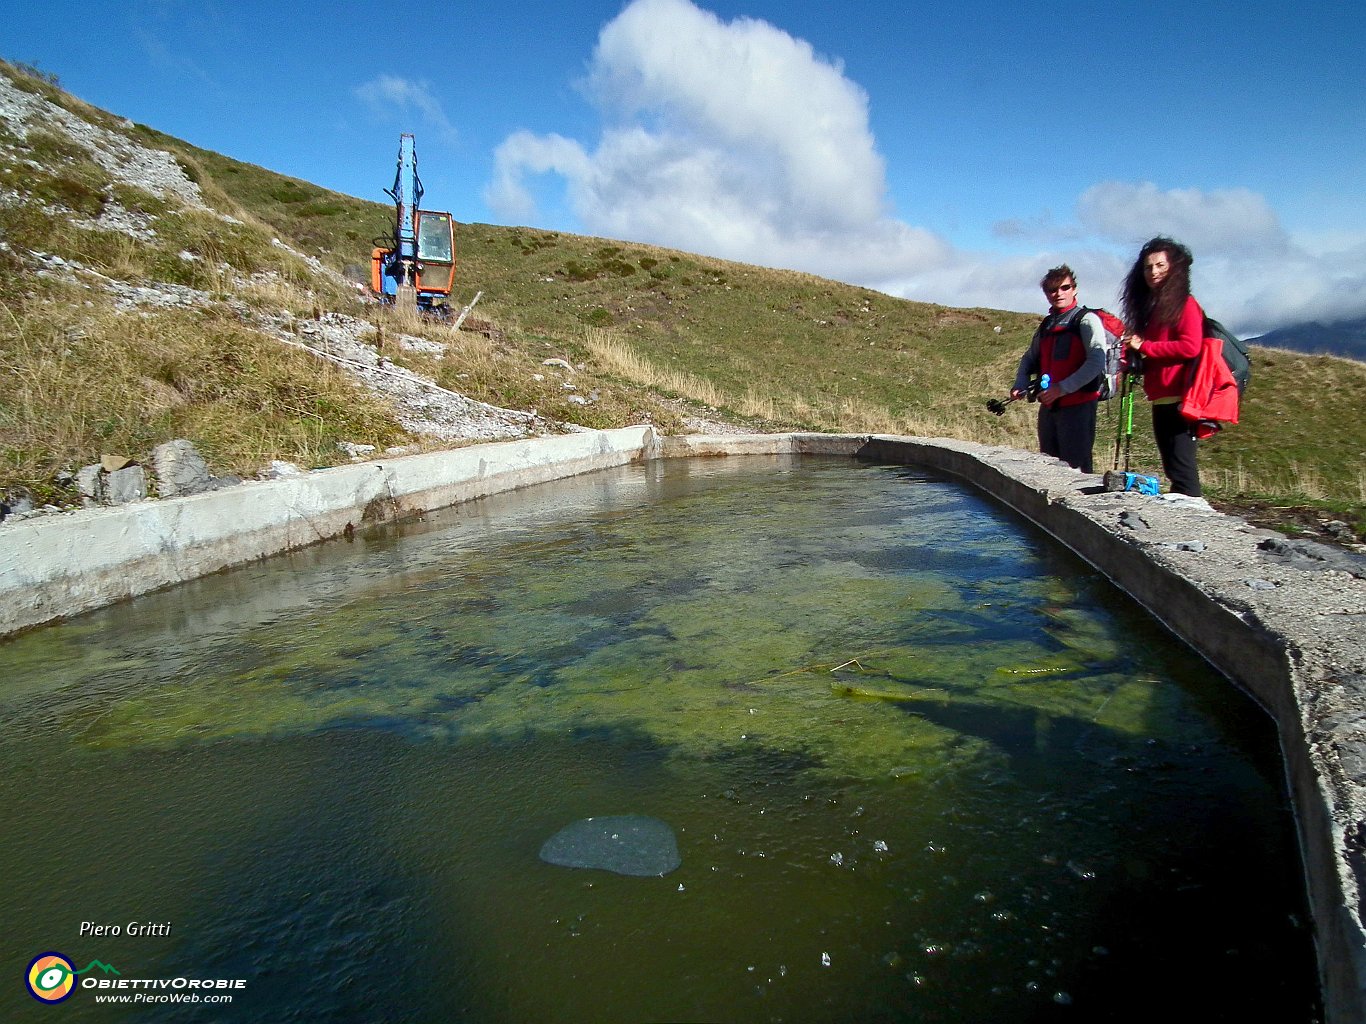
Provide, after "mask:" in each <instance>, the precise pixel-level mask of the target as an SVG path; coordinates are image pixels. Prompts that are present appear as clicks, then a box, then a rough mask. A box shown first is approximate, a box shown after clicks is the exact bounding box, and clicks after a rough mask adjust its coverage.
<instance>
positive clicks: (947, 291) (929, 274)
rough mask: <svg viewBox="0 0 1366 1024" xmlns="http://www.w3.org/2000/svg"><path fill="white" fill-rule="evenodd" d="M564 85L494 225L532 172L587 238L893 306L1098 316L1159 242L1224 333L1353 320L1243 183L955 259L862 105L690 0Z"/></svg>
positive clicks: (1340, 289)
mask: <svg viewBox="0 0 1366 1024" xmlns="http://www.w3.org/2000/svg"><path fill="white" fill-rule="evenodd" d="M581 85H582V87H583V92H584V94H585V96H587V97H588V98H589V99H590V101H591V102H592V103H593V104H594V105H595V107H596V108H597V110H598V112H599V115H600V118H601V122H600V128H599V129H598V134H597V137H596V138H595V139H592V140H581V139H579V140H576V139H569V138H565V137H563V136H561V135H556V134H546V135H537V134H533V133H530V132H518V133H516V134H513V135H511V136H509V137H508V138H506V139H505V140H504V141H503V143H502V144H501V145H500V146H499V147H498V149H497V150H496V152H495V154H494V173H493V178H492V180H491V182H490V183H489V185H488V186H487V188H486V189H485V193H484V198H485V200H486V201H487V202H488V204H489V206H490V208H491V209H492V210H493V211H494V212H495V213H496V214H497V215H499V216H500V217H504V218H508V219H515V220H516V221H518V222H520V223H534V222H535V218H536V216H537V214H536V205H535V199H534V196H533V193H532V190H531V189H530V188H529V187H528V183H529V180H530V179H531V178H533V177H535V178H543V177H545V176H550V177H551V178H552V179H554V180H555V181H558V182H559V183H562V186H563V192H564V196H565V199H566V200H567V202H568V206H569V208H570V209H571V210H572V212H573V215H574V217H575V218H576V219H577V221H578V222H579V224H580V225H581V226H582V228H583V229H584V230H586V231H587V232H588V233H591V234H598V235H603V236H606V237H611V238H621V239H629V240H634V241H643V242H652V243H655V244H659V245H666V246H671V247H675V248H679V249H684V250H688V251H692V252H699V253H705V254H708V255H713V256H720V257H723V258H728V259H735V260H740V261H743V262H747V263H756V264H761V265H766V266H775V267H787V268H793V269H798V270H806V271H810V272H812V273H817V274H821V275H824V276H827V277H831V278H835V279H837V280H842V281H848V282H851V283H856V284H861V285H866V286H868V287H872V288H877V289H880V290H882V291H886V292H888V293H889V294H893V295H899V296H903V297H905V298H912V299H920V300H924V301H930V302H938V303H944V304H950V305H964V306H992V307H997V308H1009V309H1025V310H1037V311H1042V309H1043V300H1042V296H1041V295H1040V293H1039V290H1038V280H1039V278H1040V277H1041V276H1042V275H1043V273H1044V271H1045V270H1047V269H1048V268H1049V267H1052V266H1056V265H1058V264H1060V263H1064V262H1065V263H1068V264H1070V265H1071V266H1072V267H1073V268H1074V269H1075V270H1076V271H1077V273H1078V276H1079V278H1080V281H1081V287H1082V296H1083V300H1084V301H1087V302H1089V303H1091V304H1093V305H1105V306H1108V307H1110V308H1114V307H1115V305H1116V296H1117V293H1118V290H1119V284H1120V282H1121V280H1122V279H1123V276H1124V274H1125V272H1126V271H1127V269H1128V267H1129V265H1130V264H1131V262H1132V261H1133V259H1134V258H1135V255H1136V253H1137V250H1138V248H1139V246H1140V245H1141V244H1142V243H1143V242H1144V241H1146V240H1147V239H1148V238H1151V237H1153V236H1155V235H1158V234H1166V235H1171V236H1173V237H1175V238H1178V239H1180V240H1181V241H1183V242H1185V243H1186V244H1187V245H1189V246H1190V247H1191V248H1192V249H1193V250H1194V251H1195V255H1196V266H1195V274H1194V281H1195V285H1196V290H1197V297H1198V298H1200V299H1201V300H1202V302H1204V303H1205V304H1206V306H1207V308H1208V309H1209V310H1210V311H1211V313H1213V314H1215V315H1216V316H1218V317H1219V319H1221V320H1223V321H1224V322H1225V323H1228V324H1230V325H1231V326H1235V327H1237V328H1238V329H1242V330H1244V331H1253V330H1255V331H1260V330H1263V329H1269V328H1270V327H1275V326H1280V325H1282V324H1285V323H1290V322H1293V321H1294V320H1296V319H1312V318H1317V319H1333V318H1344V317H1347V316H1353V315H1357V314H1360V313H1361V312H1363V311H1364V310H1366V234H1363V235H1361V236H1360V237H1358V236H1356V235H1354V234H1346V235H1342V236H1341V237H1335V238H1334V239H1332V240H1331V242H1329V241H1328V240H1326V239H1324V238H1322V237H1320V238H1318V239H1316V240H1315V242H1314V244H1312V245H1310V244H1301V243H1300V242H1298V241H1297V240H1296V239H1295V237H1294V236H1293V234H1292V233H1291V232H1289V231H1287V230H1286V228H1285V227H1284V226H1283V225H1282V223H1281V221H1280V219H1279V217H1278V216H1277V214H1276V211H1275V210H1274V209H1273V207H1272V205H1271V203H1269V202H1268V201H1267V199H1266V197H1265V196H1263V195H1261V194H1259V193H1257V192H1254V191H1251V190H1248V189H1245V188H1226V189H1210V190H1202V189H1198V188H1163V187H1160V186H1159V185H1157V184H1155V183H1153V182H1147V181H1143V182H1123V181H1104V182H1100V183H1098V184H1096V185H1094V186H1092V187H1090V188H1088V189H1086V190H1085V191H1083V192H1082V193H1081V194H1080V195H1079V196H1077V197H1076V199H1075V201H1074V202H1073V203H1071V204H1066V200H1064V201H1063V202H1064V204H1065V205H1063V206H1060V207H1056V208H1055V209H1056V211H1057V212H1056V213H1055V212H1054V211H1053V210H1049V211H1046V212H1043V213H1036V214H1034V215H1031V214H1030V213H1029V212H1028V211H1021V213H1020V215H1018V216H1016V217H1013V218H1010V219H1006V220H1002V221H1000V222H999V223H997V224H996V225H994V227H993V232H994V234H995V237H996V238H997V239H998V240H1000V241H1001V242H1003V243H1004V244H1006V245H1008V246H1012V247H1014V248H1015V249H1016V250H1021V249H1024V250H1027V251H1026V252H1025V253H1024V254H1019V253H1018V252H1016V253H1014V254H1011V253H1005V252H986V251H980V252H972V251H966V250H963V249H960V248H957V247H955V246H954V245H952V244H950V243H949V242H948V241H947V240H946V239H944V238H942V237H941V236H939V235H937V234H935V233H934V232H932V231H929V230H926V229H924V228H921V227H917V226H914V225H912V224H909V223H907V222H905V221H903V220H899V219H897V218H896V217H895V216H894V215H893V213H892V211H891V204H890V201H889V194H888V187H887V172H886V167H885V164H884V160H883V157H882V155H881V153H880V152H879V150H878V147H877V142H876V139H875V138H874V136H873V133H872V130H871V128H870V123H869V97H868V95H867V93H866V92H865V91H864V90H863V89H862V88H861V87H860V86H859V85H858V84H857V83H855V82H854V81H852V80H851V79H849V78H848V77H847V76H846V74H845V73H844V69H843V67H842V66H841V64H840V63H839V62H838V61H836V60H832V59H829V58H827V57H824V56H822V55H821V54H820V53H818V52H817V51H816V50H815V49H814V48H813V47H812V46H811V45H810V44H809V43H807V42H805V41H803V40H801V39H797V38H794V37H793V36H791V35H789V34H788V33H786V32H784V31H783V30H781V29H780V28H778V27H775V26H774V25H772V24H769V23H767V22H764V21H759V20H756V19H753V18H737V19H734V20H732V21H724V20H722V19H721V18H719V17H717V16H716V15H715V14H712V13H711V12H708V11H706V10H703V9H702V8H700V7H698V6H697V5H696V4H694V3H693V2H691V0H634V2H632V3H630V4H629V5H628V6H626V7H625V8H624V9H623V10H622V11H621V13H620V14H619V15H618V16H617V17H616V18H614V19H613V20H612V21H610V22H608V23H607V24H606V25H605V26H604V27H603V28H602V31H601V32H600V34H599V37H598V41H597V45H596V47H595V48H594V51H593V54H592V56H591V59H590V60H589V63H588V69H587V73H586V75H585V76H584V78H583V81H582V83H581ZM369 88H370V90H371V91H372V92H375V93H377V94H379V95H382V96H384V97H386V98H388V99H389V100H390V101H401V102H410V103H413V104H414V105H416V104H417V99H416V97H417V96H418V95H420V94H421V90H414V89H412V88H411V87H410V85H409V83H404V82H402V81H401V80H389V79H379V80H376V82H374V83H370V85H369ZM984 187H985V186H984ZM1058 198H1059V197H1057V196H1051V197H1050V202H1052V203H1057V201H1058Z"/></svg>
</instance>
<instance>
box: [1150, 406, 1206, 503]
mask: <svg viewBox="0 0 1366 1024" xmlns="http://www.w3.org/2000/svg"><path fill="white" fill-rule="evenodd" d="M1153 438H1154V439H1155V440H1156V441H1157V450H1158V452H1159V453H1160V454H1161V455H1162V472H1164V473H1166V474H1167V479H1168V480H1170V481H1171V483H1172V491H1173V492H1174V493H1176V494H1189V495H1191V496H1192V497H1195V498H1198V497H1200V469H1199V467H1198V466H1196V464H1195V447H1196V441H1195V436H1194V435H1193V434H1192V433H1191V425H1190V420H1188V419H1186V417H1184V416H1182V415H1181V403H1180V402H1169V403H1166V404H1163V405H1154V406H1153Z"/></svg>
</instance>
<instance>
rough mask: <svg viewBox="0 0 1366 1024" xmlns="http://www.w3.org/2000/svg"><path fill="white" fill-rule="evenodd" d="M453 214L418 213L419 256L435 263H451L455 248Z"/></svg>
mask: <svg viewBox="0 0 1366 1024" xmlns="http://www.w3.org/2000/svg"><path fill="white" fill-rule="evenodd" d="M453 241H454V239H453V237H452V230H451V216H450V214H448V213H426V212H419V213H418V215H417V258H418V259H420V260H430V261H431V262H433V263H450V262H452V259H451V250H452V248H453Z"/></svg>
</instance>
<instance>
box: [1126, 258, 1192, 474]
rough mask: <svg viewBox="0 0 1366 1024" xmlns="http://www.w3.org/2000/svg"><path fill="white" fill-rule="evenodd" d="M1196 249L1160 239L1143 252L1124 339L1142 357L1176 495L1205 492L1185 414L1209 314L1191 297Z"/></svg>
mask: <svg viewBox="0 0 1366 1024" xmlns="http://www.w3.org/2000/svg"><path fill="white" fill-rule="evenodd" d="M1193 262H1194V257H1192V256H1191V251H1190V250H1189V249H1187V248H1186V247H1185V246H1184V245H1182V244H1181V243H1180V242H1177V241H1175V240H1173V239H1170V238H1163V237H1158V238H1154V239H1153V240H1152V241H1150V242H1148V243H1147V244H1146V245H1145V246H1143V248H1142V249H1141V250H1139V253H1138V260H1137V261H1136V262H1135V263H1134V265H1133V267H1132V269H1130V271H1129V275H1128V277H1126V278H1125V280H1124V292H1123V298H1122V302H1123V306H1124V322H1125V323H1126V324H1128V325H1129V328H1130V330H1132V331H1133V332H1134V333H1133V334H1131V335H1129V336H1128V337H1126V338H1125V339H1124V342H1125V344H1126V345H1127V346H1128V352H1129V354H1130V355H1129V358H1130V359H1131V360H1132V359H1133V357H1134V354H1138V355H1140V356H1141V357H1142V366H1143V391H1144V393H1145V394H1147V396H1148V401H1149V402H1151V403H1152V410H1153V437H1154V438H1155V439H1156V441H1157V450H1158V451H1159V452H1160V453H1161V455H1162V471H1163V472H1164V473H1166V474H1167V479H1168V480H1170V481H1171V489H1172V491H1173V492H1174V493H1176V494H1188V495H1191V496H1192V497H1199V496H1200V471H1199V469H1198V468H1197V467H1196V464H1195V437H1194V435H1193V434H1192V433H1191V424H1190V421H1189V420H1187V419H1186V418H1185V417H1184V416H1182V415H1181V399H1182V396H1183V395H1184V393H1185V390H1186V384H1187V381H1188V379H1189V376H1190V372H1189V371H1190V366H1191V364H1192V361H1193V360H1194V359H1195V358H1196V356H1198V355H1199V354H1200V348H1201V343H1202V341H1203V339H1204V336H1205V315H1204V313H1203V312H1202V311H1201V309H1200V305H1199V304H1198V303H1197V302H1196V301H1195V299H1194V298H1192V297H1191V286H1190V269H1191V264H1192V263H1193Z"/></svg>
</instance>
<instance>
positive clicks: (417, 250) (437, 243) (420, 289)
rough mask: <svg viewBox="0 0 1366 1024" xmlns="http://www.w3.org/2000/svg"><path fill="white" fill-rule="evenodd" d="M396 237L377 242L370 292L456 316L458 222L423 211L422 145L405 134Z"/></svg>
mask: <svg viewBox="0 0 1366 1024" xmlns="http://www.w3.org/2000/svg"><path fill="white" fill-rule="evenodd" d="M384 192H385V194H386V195H387V196H389V197H390V198H391V199H393V201H394V208H395V216H394V233H393V236H392V237H390V238H383V237H381V238H377V239H375V247H374V248H373V249H372V250H371V251H370V290H371V291H373V292H374V293H375V295H376V296H377V297H378V298H379V300H380V301H381V302H388V303H393V304H394V305H395V306H397V307H398V308H400V309H405V308H406V309H416V310H419V311H421V312H423V313H427V314H430V315H432V316H437V317H441V318H443V319H444V318H445V317H448V316H450V312H451V307H450V298H451V288H452V287H453V286H454V284H455V221H454V219H453V218H452V217H451V215H450V214H449V213H438V212H435V211H433V210H423V209H420V207H421V205H422V193H423V188H422V180H421V179H420V178H419V177H418V176H417V146H416V143H415V141H414V139H413V136H412V134H411V133H409V132H404V133H403V134H402V135H400V136H399V140H398V171H397V173H396V174H395V175H394V187H393V188H391V189H385V190H384Z"/></svg>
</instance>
